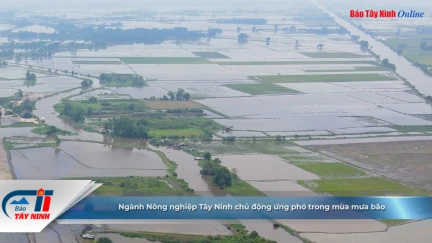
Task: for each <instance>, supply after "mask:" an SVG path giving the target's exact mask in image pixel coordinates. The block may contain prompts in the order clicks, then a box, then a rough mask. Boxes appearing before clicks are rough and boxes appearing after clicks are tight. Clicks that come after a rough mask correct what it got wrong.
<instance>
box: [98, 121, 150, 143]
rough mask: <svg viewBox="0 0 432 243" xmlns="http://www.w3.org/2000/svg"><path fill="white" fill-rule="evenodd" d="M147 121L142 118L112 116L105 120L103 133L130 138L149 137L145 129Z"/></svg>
mask: <svg viewBox="0 0 432 243" xmlns="http://www.w3.org/2000/svg"><path fill="white" fill-rule="evenodd" d="M147 125H148V122H147V121H146V120H143V119H138V120H135V119H132V118H129V117H120V118H116V117H113V118H112V119H109V120H108V121H106V122H105V123H104V125H103V129H104V132H105V133H108V134H111V135H114V136H119V137H130V138H141V139H148V138H150V136H149V134H148V129H147Z"/></svg>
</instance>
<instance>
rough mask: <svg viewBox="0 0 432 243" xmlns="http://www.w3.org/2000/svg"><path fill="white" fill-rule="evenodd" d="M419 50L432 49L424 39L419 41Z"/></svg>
mask: <svg viewBox="0 0 432 243" xmlns="http://www.w3.org/2000/svg"><path fill="white" fill-rule="evenodd" d="M420 50H422V51H432V45H428V44H427V43H426V42H425V41H422V42H421V43H420Z"/></svg>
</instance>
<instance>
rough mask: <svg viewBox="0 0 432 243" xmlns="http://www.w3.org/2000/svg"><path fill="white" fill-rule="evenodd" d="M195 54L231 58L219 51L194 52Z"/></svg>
mask: <svg viewBox="0 0 432 243" xmlns="http://www.w3.org/2000/svg"><path fill="white" fill-rule="evenodd" d="M192 53H193V54H194V55H195V56H198V57H202V58H215V59H216V58H229V57H227V56H225V55H222V54H220V53H219V52H192Z"/></svg>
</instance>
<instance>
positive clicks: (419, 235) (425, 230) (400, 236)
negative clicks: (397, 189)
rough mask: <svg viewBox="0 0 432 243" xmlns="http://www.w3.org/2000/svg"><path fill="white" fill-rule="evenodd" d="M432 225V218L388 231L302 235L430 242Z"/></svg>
mask: <svg viewBox="0 0 432 243" xmlns="http://www.w3.org/2000/svg"><path fill="white" fill-rule="evenodd" d="M431 227H432V220H424V221H419V222H415V223H410V224H405V225H400V226H394V227H390V228H389V229H388V230H387V231H384V232H375V233H358V234H327V233H306V234H301V235H302V236H304V237H306V238H307V239H309V240H311V241H313V242H317V243H346V242H350V243H363V242H368V243H382V242H392V243H406V242H416V243H428V242H430V241H431V240H430V233H429V232H430V229H431ZM408 232H409V233H408Z"/></svg>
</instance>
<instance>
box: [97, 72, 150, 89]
mask: <svg viewBox="0 0 432 243" xmlns="http://www.w3.org/2000/svg"><path fill="white" fill-rule="evenodd" d="M99 81H100V82H101V83H127V82H131V84H132V85H133V86H144V85H145V82H144V78H143V77H142V76H140V75H136V74H115V73H111V74H107V73H101V74H100V75H99Z"/></svg>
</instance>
